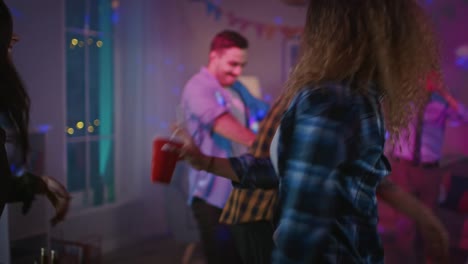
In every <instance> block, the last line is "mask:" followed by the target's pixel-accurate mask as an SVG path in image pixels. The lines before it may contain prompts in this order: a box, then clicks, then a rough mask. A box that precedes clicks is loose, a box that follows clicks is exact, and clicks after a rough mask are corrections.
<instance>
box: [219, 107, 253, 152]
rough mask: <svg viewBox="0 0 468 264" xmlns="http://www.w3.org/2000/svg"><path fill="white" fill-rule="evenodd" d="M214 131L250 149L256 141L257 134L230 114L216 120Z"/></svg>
mask: <svg viewBox="0 0 468 264" xmlns="http://www.w3.org/2000/svg"><path fill="white" fill-rule="evenodd" d="M213 131H214V132H216V133H218V134H220V135H221V136H223V137H225V138H227V139H229V140H231V141H234V142H236V143H240V144H242V145H244V146H247V147H250V146H251V145H252V143H253V142H254V140H255V134H254V133H253V132H252V131H251V130H250V129H248V128H247V127H245V126H244V125H242V124H241V123H240V122H239V121H237V119H235V118H234V117H233V116H232V115H231V114H230V113H228V112H226V113H224V114H222V115H220V116H219V117H218V118H216V120H215V121H214V124H213Z"/></svg>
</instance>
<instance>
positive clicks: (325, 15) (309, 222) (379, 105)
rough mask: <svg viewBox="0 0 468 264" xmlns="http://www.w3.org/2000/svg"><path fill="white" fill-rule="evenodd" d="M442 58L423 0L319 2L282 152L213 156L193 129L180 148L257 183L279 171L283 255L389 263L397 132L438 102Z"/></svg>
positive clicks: (291, 85)
mask: <svg viewBox="0 0 468 264" xmlns="http://www.w3.org/2000/svg"><path fill="white" fill-rule="evenodd" d="M438 68H439V62H438V54H437V47H436V44H435V40H434V35H433V32H432V30H431V25H430V22H429V18H428V17H427V16H426V14H425V13H424V11H423V9H422V8H421V7H420V6H419V4H418V3H417V1H409V0H310V1H309V7H308V11H307V21H306V24H305V27H304V32H303V35H302V52H301V55H300V58H299V60H298V63H297V65H296V66H295V68H294V69H293V71H292V72H291V74H290V76H289V79H288V81H287V83H286V90H285V92H284V94H283V96H282V99H281V100H282V101H281V102H280V104H281V105H282V107H284V108H285V109H286V111H285V112H284V115H283V116H282V119H281V122H280V125H279V128H278V129H277V131H276V135H275V136H274V138H273V140H272V142H271V145H270V159H271V161H269V160H267V159H266V160H265V161H264V162H262V161H259V160H261V159H259V158H253V157H252V156H249V155H245V156H241V157H239V158H231V159H229V161H226V160H225V159H224V160H223V159H219V158H213V157H207V156H204V155H202V154H200V152H199V150H197V149H194V148H193V144H192V143H191V142H190V139H189V137H187V135H185V136H184V133H179V135H181V136H182V138H184V141H185V144H184V147H183V148H182V149H180V150H174V151H178V152H180V155H181V156H182V157H183V158H184V159H185V160H187V161H189V162H190V163H191V165H192V166H194V167H196V168H198V169H202V170H209V171H212V172H213V171H214V172H216V174H217V175H224V176H225V177H227V178H230V179H232V180H233V181H235V182H238V183H240V184H242V185H244V186H248V187H250V188H262V187H263V185H264V184H265V183H273V182H275V180H276V181H279V206H278V221H277V228H276V231H275V244H276V247H277V248H276V249H275V251H274V253H273V263H383V261H384V254H383V248H382V244H381V241H380V238H379V235H378V232H377V224H378V214H377V197H376V192H377V188H378V187H379V188H380V192H381V193H383V192H385V191H384V190H383V189H382V185H383V184H381V183H382V182H386V183H388V181H387V180H386V177H387V176H388V175H389V173H390V165H389V163H388V160H387V158H386V157H385V155H384V144H385V141H386V139H385V135H386V131H388V132H389V133H390V136H391V142H392V143H393V142H397V141H398V139H399V137H400V131H402V130H404V129H405V128H406V127H407V126H408V124H409V122H410V121H411V120H413V119H414V118H415V116H417V115H418V114H419V113H420V112H421V110H422V109H423V108H424V106H425V104H426V103H427V101H428V99H429V95H430V93H429V92H428V91H427V90H426V89H424V88H423V86H424V84H425V83H426V81H427V78H429V76H434V74H435V75H440V73H439V71H438ZM437 80H440V78H437ZM440 89H442V88H440ZM384 113H385V117H384ZM384 120H385V122H384ZM276 175H278V176H276ZM276 177H277V178H276ZM436 222H437V221H436ZM437 226H438V229H439V231H438V232H439V234H443V231H441V230H443V228H442V227H440V224H438V225H437ZM442 237H443V239H441V241H443V242H441V243H442V244H443V245H444V246H446V245H447V244H446V243H447V238H446V237H445V236H444V235H442V236H441V238H442ZM440 252H441V254H440V255H439V256H438V257H440V259H438V260H440V261H441V262H444V261H446V257H447V255H446V251H445V247H444V250H441V251H440ZM442 252H443V253H442Z"/></svg>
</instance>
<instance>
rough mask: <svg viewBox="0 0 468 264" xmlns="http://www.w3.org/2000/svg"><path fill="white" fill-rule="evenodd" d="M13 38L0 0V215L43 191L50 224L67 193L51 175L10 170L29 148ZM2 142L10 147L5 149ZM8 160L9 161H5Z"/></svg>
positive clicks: (63, 210)
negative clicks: (49, 207) (51, 213)
mask: <svg viewBox="0 0 468 264" xmlns="http://www.w3.org/2000/svg"><path fill="white" fill-rule="evenodd" d="M16 41H17V38H16V37H14V36H13V20H12V16H11V14H10V11H9V9H8V7H7V6H6V5H5V3H4V2H3V1H0V121H2V124H1V125H2V126H0V215H1V214H2V211H3V207H4V205H5V204H6V203H13V202H22V203H23V212H24V213H26V212H27V211H28V210H29V208H30V206H31V204H32V202H33V200H34V196H35V195H36V194H43V195H46V196H47V198H48V199H49V200H50V202H51V203H52V205H53V206H54V207H55V210H56V214H55V216H54V217H53V218H52V219H51V223H52V224H53V225H55V224H57V223H58V222H60V221H62V220H63V219H64V217H65V216H66V214H67V211H68V204H69V200H70V196H69V194H68V192H67V191H66V189H65V188H64V187H63V186H62V185H61V184H60V183H59V182H57V181H56V180H55V179H53V178H51V177H47V176H36V175H33V174H31V173H29V172H24V171H22V170H17V171H18V172H19V174H20V175H19V177H17V176H16V175H13V174H12V171H11V168H12V167H13V166H10V165H12V162H11V161H12V160H15V161H16V162H15V163H16V164H15V165H19V166H17V167H24V166H25V164H26V160H27V155H28V151H29V140H28V123H29V104H30V101H29V96H28V94H27V92H26V90H25V88H24V86H23V83H22V82H21V79H20V77H19V75H18V73H17V72H16V69H15V67H14V66H13V63H12V61H11V54H10V52H11V48H12V47H13V46H12V45H13V44H14V43H15V42H16ZM7 132H8V133H7ZM6 143H9V144H11V146H13V148H12V149H14V154H11V153H13V151H9V153H10V155H9V154H8V153H7V151H6V147H5V146H6ZM9 161H10V162H9Z"/></svg>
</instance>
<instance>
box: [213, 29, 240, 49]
mask: <svg viewBox="0 0 468 264" xmlns="http://www.w3.org/2000/svg"><path fill="white" fill-rule="evenodd" d="M248 47H249V41H248V40H247V39H246V38H245V37H244V36H242V35H241V34H239V33H238V32H236V31H233V30H224V31H221V32H219V33H218V34H216V36H215V37H214V38H213V40H212V41H211V46H210V51H222V50H225V49H229V48H239V49H247V48H248Z"/></svg>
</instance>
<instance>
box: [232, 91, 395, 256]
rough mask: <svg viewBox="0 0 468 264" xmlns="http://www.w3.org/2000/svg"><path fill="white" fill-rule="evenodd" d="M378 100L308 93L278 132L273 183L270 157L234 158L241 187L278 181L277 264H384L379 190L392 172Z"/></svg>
mask: <svg viewBox="0 0 468 264" xmlns="http://www.w3.org/2000/svg"><path fill="white" fill-rule="evenodd" d="M380 101H381V96H380V95H379V93H378V92H376V91H375V90H374V89H373V88H370V89H369V91H368V92H367V93H366V94H365V95H363V94H360V93H358V92H355V91H353V90H352V89H351V88H350V87H349V85H346V84H326V85H322V86H320V87H314V88H311V89H305V90H304V91H302V92H300V93H299V94H298V95H297V96H296V98H295V99H294V100H293V101H292V103H291V105H290V107H289V109H288V110H287V111H286V113H285V115H284V116H283V119H282V121H281V126H280V128H279V132H280V138H279V142H278V170H279V177H277V176H276V173H275V172H274V169H273V166H272V165H271V161H270V160H269V159H268V158H265V159H258V158H257V159H255V158H253V156H251V155H244V156H242V157H240V158H231V159H230V160H231V164H232V165H233V168H234V169H235V170H236V172H238V173H237V175H242V176H243V178H242V179H241V184H242V185H245V186H246V187H251V188H261V187H262V186H263V185H265V184H267V185H268V184H270V185H271V184H272V183H273V184H274V183H275V182H277V181H278V178H279V182H280V187H279V196H280V197H279V199H280V203H279V204H280V205H279V208H278V209H279V212H280V217H279V222H278V226H277V229H276V234H275V242H276V245H277V248H276V250H275V252H274V253H273V260H274V261H273V262H274V263H383V249H382V245H381V242H380V239H379V236H378V233H377V222H378V216H377V199H376V188H377V185H378V184H379V183H380V181H381V180H382V179H383V178H384V177H385V176H387V175H388V174H389V173H390V165H389V163H388V161H387V159H386V158H385V156H384V154H383V150H384V143H385V129H384V124H383V117H382V112H381V105H380Z"/></svg>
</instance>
